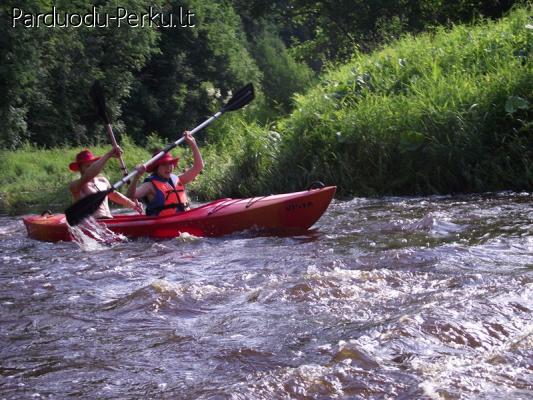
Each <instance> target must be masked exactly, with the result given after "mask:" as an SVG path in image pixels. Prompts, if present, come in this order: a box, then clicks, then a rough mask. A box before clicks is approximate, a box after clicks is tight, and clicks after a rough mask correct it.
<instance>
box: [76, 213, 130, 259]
mask: <svg viewBox="0 0 533 400" xmlns="http://www.w3.org/2000/svg"><path fill="white" fill-rule="evenodd" d="M68 230H69V232H70V234H71V235H72V237H73V238H74V242H75V243H76V244H77V245H78V246H79V247H80V249H82V250H83V251H96V250H104V249H106V248H108V247H109V246H111V245H113V244H116V243H121V242H124V241H126V240H127V239H126V237H125V236H124V235H120V234H117V233H115V232H113V231H111V230H110V229H108V228H107V227H106V226H105V225H104V224H99V223H98V222H97V221H96V220H95V219H94V218H93V217H89V218H86V219H85V220H84V221H82V222H81V223H80V224H79V225H77V226H70V225H69V226H68Z"/></svg>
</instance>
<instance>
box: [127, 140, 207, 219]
mask: <svg viewBox="0 0 533 400" xmlns="http://www.w3.org/2000/svg"><path fill="white" fill-rule="evenodd" d="M183 138H184V139H185V142H186V143H187V144H188V145H189V146H190V147H191V150H192V153H193V157H194V162H193V166H192V167H191V168H189V169H188V170H187V171H185V172H184V173H182V174H181V175H179V176H177V175H174V174H173V173H172V172H173V170H174V167H175V166H176V164H177V163H178V160H179V157H172V155H171V154H169V153H165V155H163V156H162V157H161V158H159V159H158V160H157V161H154V162H153V163H152V164H150V165H149V166H148V168H146V171H148V172H150V173H151V175H150V176H149V177H148V178H146V179H145V180H144V182H143V183H142V184H141V185H140V186H139V187H137V182H138V181H139V178H140V177H141V175H142V174H143V173H144V167H143V165H140V166H138V167H137V174H136V175H135V176H134V177H133V179H132V182H131V184H130V186H129V188H128V192H127V195H128V197H129V198H130V199H140V200H142V201H144V203H145V205H146V215H151V216H156V215H159V216H167V215H174V214H176V213H180V212H183V211H187V210H189V200H188V198H187V192H186V191H185V185H186V184H188V183H189V182H192V181H193V180H194V178H196V176H197V175H198V174H199V173H200V171H201V170H202V169H203V168H204V161H203V159H202V155H201V154H200V150H199V149H198V145H197V144H196V141H195V140H194V138H193V137H192V135H191V134H190V133H189V131H185V132H184V133H183ZM157 153H159V151H156V152H155V153H154V156H155V155H156V154H157Z"/></svg>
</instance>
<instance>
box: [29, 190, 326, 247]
mask: <svg viewBox="0 0 533 400" xmlns="http://www.w3.org/2000/svg"><path fill="white" fill-rule="evenodd" d="M335 190H336V187H335V186H329V187H324V188H320V189H311V190H306V191H302V192H294V193H285V194H278V195H270V196H262V197H252V198H248V199H221V200H216V201H213V202H211V203H208V204H205V205H202V206H200V207H197V208H194V209H192V210H189V211H186V212H183V213H180V214H176V215H171V216H164V217H148V216H144V215H117V216H114V218H112V219H104V220H98V223H99V224H102V225H105V226H106V227H107V228H108V229H110V230H111V231H113V232H115V233H117V234H122V235H124V236H127V237H129V238H138V237H152V238H163V239H165V238H173V237H177V236H179V235H180V234H181V233H184V232H186V233H190V234H193V235H195V236H201V237H213V236H223V235H227V234H230V233H233V232H239V231H243V230H249V229H253V230H260V231H268V232H272V233H282V232H283V233H287V232H290V231H302V230H306V229H308V228H310V227H311V226H312V225H313V224H314V223H315V222H316V221H317V220H318V219H319V218H320V217H321V216H322V214H323V213H324V212H325V211H326V209H327V208H328V206H329V204H330V202H331V200H332V199H333V196H334V194H335ZM23 221H24V225H25V226H26V230H27V232H28V237H30V238H32V239H36V240H41V241H47V242H59V241H69V240H72V239H73V238H72V235H71V234H70V231H69V229H68V225H67V222H66V218H65V215H64V214H52V215H44V216H37V215H29V216H25V217H23Z"/></svg>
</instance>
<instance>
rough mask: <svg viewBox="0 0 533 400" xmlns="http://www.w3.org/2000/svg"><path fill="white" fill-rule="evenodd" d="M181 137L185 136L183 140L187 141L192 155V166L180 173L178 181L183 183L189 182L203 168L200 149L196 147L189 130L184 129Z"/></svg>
mask: <svg viewBox="0 0 533 400" xmlns="http://www.w3.org/2000/svg"><path fill="white" fill-rule="evenodd" d="M183 137H184V138H185V142H187V144H188V145H189V146H190V147H191V150H192V154H193V157H194V163H193V166H192V167H191V168H189V169H188V170H187V171H185V172H184V173H183V174H181V175H180V181H181V183H182V184H184V185H185V184H187V183H189V182H192V181H193V180H194V178H196V176H198V174H199V173H200V171H201V170H202V169H203V168H204V160H203V159H202V155H201V154H200V149H198V145H197V144H196V140H194V137H192V135H191V134H190V133H189V131H185V132H184V133H183Z"/></svg>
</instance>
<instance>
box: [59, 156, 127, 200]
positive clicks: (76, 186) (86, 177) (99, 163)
mask: <svg viewBox="0 0 533 400" xmlns="http://www.w3.org/2000/svg"><path fill="white" fill-rule="evenodd" d="M121 153H122V149H121V148H120V147H114V148H112V149H111V150H109V151H108V152H107V153H105V154H104V155H103V156H102V157H100V159H99V160H96V161H95V162H93V163H92V164H91V165H89V166H88V167H87V169H86V170H85V171H84V172H83V174H81V177H80V178H79V179H76V180H75V181H73V182H71V183H70V185H69V189H70V191H71V192H72V193H79V192H80V190H81V188H82V186H83V185H85V184H86V183H87V182H89V181H90V180H91V179H93V178H94V177H95V176H97V175H98V174H99V173H100V172H102V170H103V169H104V167H105V164H106V163H107V161H108V160H109V159H110V158H111V157H118V156H119V155H120V154H121Z"/></svg>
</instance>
